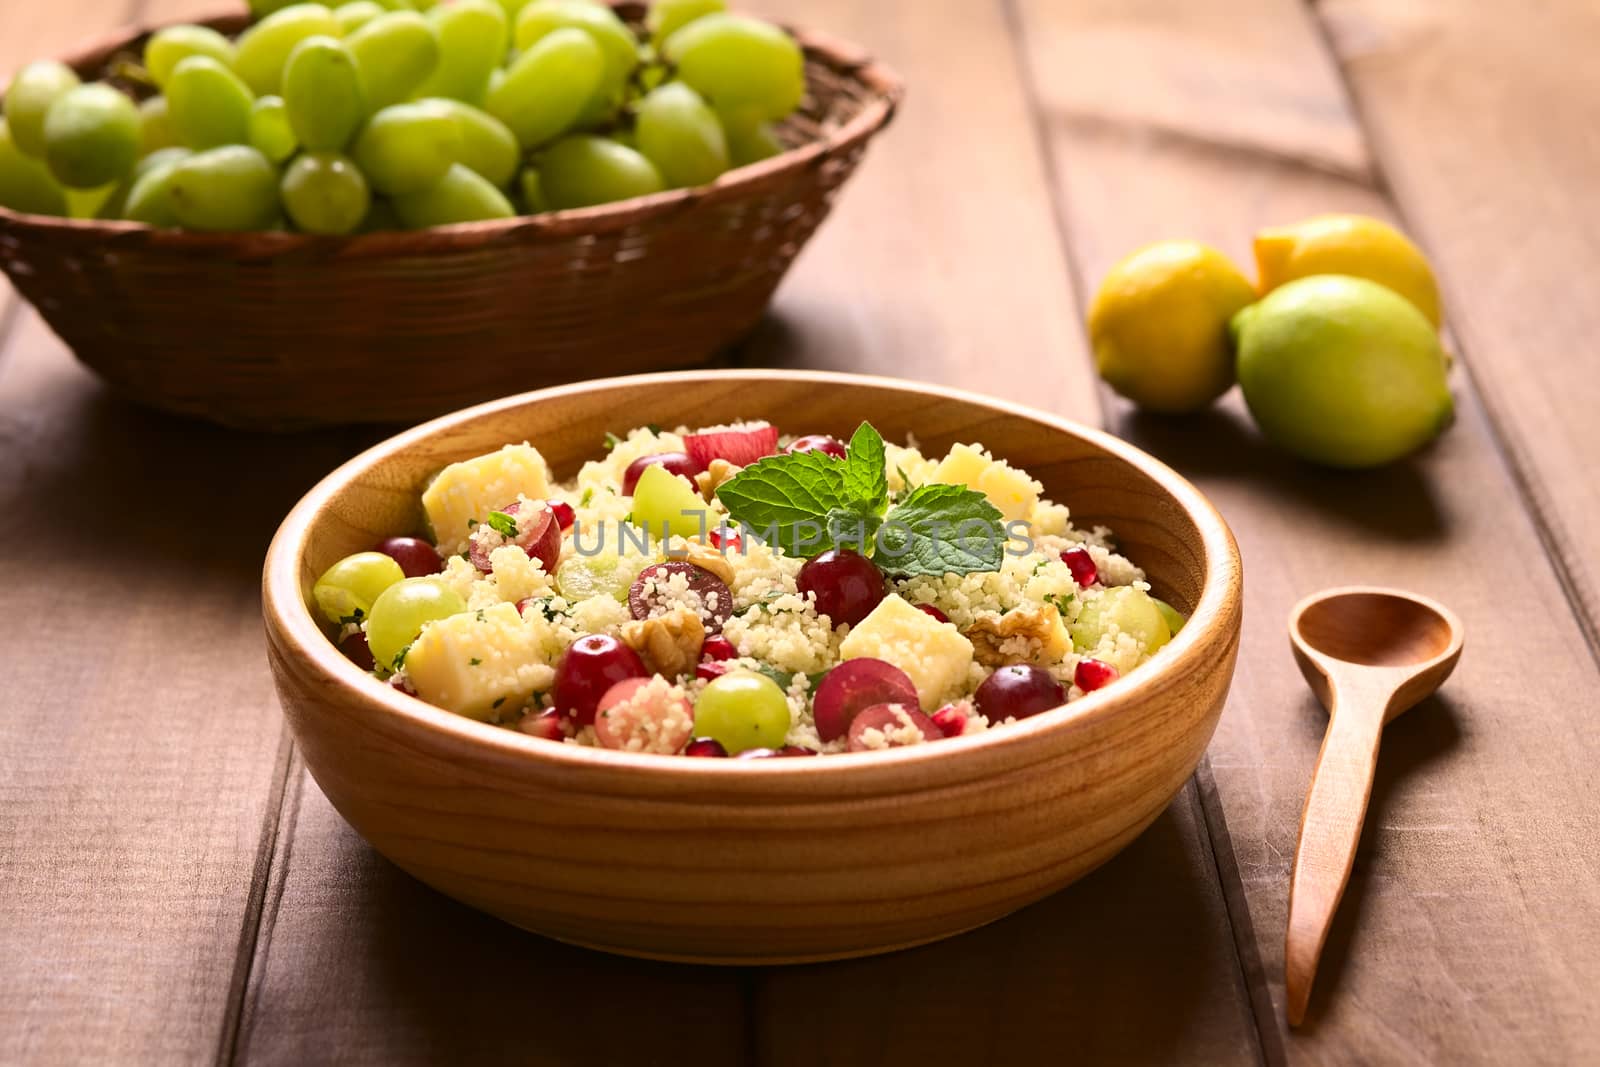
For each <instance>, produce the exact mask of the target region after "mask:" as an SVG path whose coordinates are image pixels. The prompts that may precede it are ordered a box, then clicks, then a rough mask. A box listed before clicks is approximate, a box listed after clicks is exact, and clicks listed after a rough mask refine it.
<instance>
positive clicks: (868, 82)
mask: <svg viewBox="0 0 1600 1067" xmlns="http://www.w3.org/2000/svg"><path fill="white" fill-rule="evenodd" d="M608 6H611V7H613V8H617V7H627V6H630V5H629V2H628V0H608ZM248 24H249V17H248V15H246V14H245V13H244V12H241V11H239V10H236V9H232V8H223V9H219V10H215V11H210V12H207V13H204V14H201V15H197V16H195V17H193V18H190V19H186V20H183V21H182V22H181V23H180V22H173V21H163V22H158V23H142V22H141V23H139V24H137V25H131V26H124V27H122V28H121V29H118V30H114V31H112V32H110V33H107V34H104V35H102V36H101V37H99V38H97V39H96V40H94V41H93V42H92V43H90V44H88V45H85V46H83V47H81V48H77V49H75V50H73V51H72V52H70V53H68V54H67V55H65V56H62V57H60V61H61V62H63V63H65V64H66V65H67V66H69V67H72V68H73V69H74V70H78V69H82V68H86V67H95V66H102V65H104V63H105V62H106V61H107V60H108V59H110V58H111V57H112V56H114V55H116V54H117V53H118V52H119V51H123V50H126V49H127V48H128V47H129V46H131V45H132V43H133V42H134V41H136V40H138V39H139V38H141V37H144V36H146V35H148V34H151V33H154V32H156V31H157V30H160V29H163V28H165V27H167V26H174V25H199V26H209V27H212V28H215V29H222V28H224V27H226V28H228V29H230V30H231V29H233V28H235V27H240V26H243V25H248ZM779 24H780V25H782V26H783V28H784V29H785V30H787V31H788V32H789V33H790V34H791V35H792V36H793V37H794V38H795V40H796V41H798V42H799V44H800V47H801V48H802V49H803V50H804V51H805V53H806V56H807V57H808V58H813V57H814V58H817V59H819V60H821V61H823V62H825V63H826V64H827V65H829V66H831V67H834V68H835V69H838V70H841V71H844V72H846V73H848V74H849V75H851V76H852V77H854V78H855V79H857V80H858V81H860V82H861V83H862V84H863V85H865V86H866V87H867V88H868V89H869V90H871V97H870V99H868V100H867V101H866V102H865V103H864V104H863V106H862V108H861V110H860V111H859V112H858V113H857V114H856V115H854V116H853V117H851V119H850V120H849V121H848V122H845V123H844V124H842V125H840V126H839V127H837V128H835V129H832V130H828V131H826V133H825V135H824V136H822V137H819V138H817V139H816V140H813V141H809V142H807V143H806V144H803V145H800V146H798V147H796V148H791V149H788V150H787V151H784V152H780V153H778V154H777V155H776V156H773V157H771V158H770V159H764V160H760V161H759V162H756V163H751V164H748V165H746V166H743V167H733V168H730V169H729V170H727V171H725V172H723V173H722V174H721V175H719V176H718V177H717V178H716V179H715V180H713V181H711V182H708V183H707V184H705V185H699V186H693V187H691V188H687V189H667V190H663V191H662V192H659V193H651V194H649V195H648V196H637V197H630V198H629V199H627V200H618V201H615V202H614V203H609V204H596V205H594V206H592V207H582V208H568V209H565V210H561V211H543V212H540V213H538V214H535V215H515V216H513V217H511V218H509V219H491V220H488V221H484V222H462V223H455V224H452V225H449V226H430V227H427V228H425V229H421V230H387V231H378V232H374V233H356V234H346V235H342V236H341V235H329V234H313V233H289V232H279V231H273V230H250V231H240V232H226V233H206V232H202V231H195V230H173V229H161V228H157V227H154V226H150V225H148V224H146V223H142V222H132V221H129V220H127V219H73V218H62V217H59V216H56V215H37V214H33V213H30V212H25V211H13V210H11V209H10V208H7V207H4V206H0V225H4V226H8V227H26V228H28V229H31V230H34V231H36V232H39V233H41V234H49V233H58V234H75V235H85V234H95V235H100V236H104V237H107V238H111V239H122V240H128V239H135V238H138V239H143V240H145V241H146V242H148V244H149V245H150V246H151V247H155V248H173V249H178V250H185V251H191V252H192V251H199V250H218V251H230V252H237V251H239V250H240V249H242V248H243V249H248V250H249V251H250V252H251V253H252V254H261V255H277V254H285V253H291V252H306V251H311V252H323V253H332V252H337V253H339V254H342V255H345V256H349V255H354V254H358V253H383V252H392V251H427V250H442V249H447V248H456V247H475V246H477V245H481V244H488V243H491V242H496V241H502V240H507V239H525V240H559V239H564V238H570V237H578V236H582V235H584V234H591V233H600V232H609V231H611V230H615V229H621V228H626V227H628V226H632V225H637V224H640V223H643V222H646V221H649V220H651V219H654V218H658V217H662V216H666V215H669V214H672V213H673V212H675V211H679V210H688V209H689V208H691V207H693V206H694V205H696V204H698V203H700V202H702V201H706V202H711V203H717V202H723V201H731V200H735V199H737V198H738V197H740V196H741V195H743V194H744V193H745V192H747V191H749V190H750V189H752V188H753V187H755V186H757V185H760V184H761V183H763V182H765V181H767V180H768V179H770V178H772V177H774V176H775V175H778V174H780V173H783V172H785V171H790V170H794V171H798V170H801V169H803V168H806V167H809V166H813V165H816V164H819V163H820V162H821V160H822V158H823V157H824V156H830V155H834V154H837V153H839V152H841V151H845V150H848V149H849V148H850V147H852V146H853V145H855V144H857V143H861V142H865V141H866V140H867V139H869V138H870V137H872V136H873V135H874V134H876V133H877V132H878V131H880V130H881V129H883V127H885V126H887V125H888V124H889V123H890V122H891V121H892V120H893V118H894V115H895V112H896V111H897V110H898V108H899V106H900V102H901V100H902V99H903V98H904V96H905V83H904V81H903V80H902V79H901V78H900V76H899V75H898V74H897V73H895V71H894V70H893V69H891V68H890V67H889V66H887V65H886V64H884V63H883V62H881V61H879V60H877V59H875V58H873V57H872V56H871V55H870V54H869V53H867V52H866V50H865V49H863V48H861V47H860V46H858V45H855V44H852V43H850V42H848V41H844V40H841V39H839V38H836V37H832V36H830V35H828V34H825V33H820V32H818V31H815V30H808V29H803V28H799V27H795V26H791V25H789V24H787V23H779ZM0 96H3V94H0Z"/></svg>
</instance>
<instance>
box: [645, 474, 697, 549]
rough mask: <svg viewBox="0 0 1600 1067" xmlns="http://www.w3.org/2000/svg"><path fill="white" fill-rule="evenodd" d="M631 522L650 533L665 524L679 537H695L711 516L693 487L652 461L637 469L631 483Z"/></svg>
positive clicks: (654, 532)
mask: <svg viewBox="0 0 1600 1067" xmlns="http://www.w3.org/2000/svg"><path fill="white" fill-rule="evenodd" d="M633 523H634V525H635V526H642V527H644V529H645V530H646V531H649V532H650V533H651V534H652V536H654V535H655V534H657V533H659V532H660V531H661V529H662V527H663V526H665V527H666V528H667V529H668V530H669V531H670V532H672V533H674V534H676V535H677V536H679V537H698V536H700V532H701V531H702V530H704V529H706V528H707V527H709V526H710V525H711V520H710V519H709V518H708V517H707V516H706V502H705V501H704V500H703V499H701V497H700V494H699V493H698V492H697V491H696V490H695V487H694V486H692V485H690V484H689V483H688V481H687V480H686V479H683V478H680V477H678V476H677V475H676V474H672V473H671V472H669V471H668V470H667V468H665V467H663V466H661V465H660V464H655V465H652V466H649V467H646V468H645V469H644V471H643V472H642V473H640V475H639V481H638V483H637V484H636V485H634V487H633Z"/></svg>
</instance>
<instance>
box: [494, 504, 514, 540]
mask: <svg viewBox="0 0 1600 1067" xmlns="http://www.w3.org/2000/svg"><path fill="white" fill-rule="evenodd" d="M489 529H491V530H493V531H494V532H495V533H497V534H499V535H500V536H501V537H504V538H505V539H506V540H507V541H510V540H513V539H515V538H516V536H517V520H516V518H515V517H514V516H511V515H507V514H506V513H505V512H503V511H491V512H489Z"/></svg>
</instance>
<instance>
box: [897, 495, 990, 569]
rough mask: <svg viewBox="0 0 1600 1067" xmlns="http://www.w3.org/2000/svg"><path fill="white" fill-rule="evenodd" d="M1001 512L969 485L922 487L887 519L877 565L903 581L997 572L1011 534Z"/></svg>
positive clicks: (908, 496)
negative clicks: (1006, 528) (969, 487)
mask: <svg viewBox="0 0 1600 1067" xmlns="http://www.w3.org/2000/svg"><path fill="white" fill-rule="evenodd" d="M1000 519H1001V515H1000V511H999V509H998V508H996V507H995V506H994V505H993V504H991V503H989V498H988V497H986V496H984V495H983V494H982V493H979V492H976V491H974V490H972V489H968V488H967V487H966V486H964V485H922V486H918V487H917V488H916V489H914V490H912V491H911V493H910V494H908V495H907V496H906V498H905V499H904V500H903V501H901V502H900V503H899V504H897V505H895V506H894V507H893V508H892V509H890V511H889V514H888V515H886V516H884V519H883V529H882V530H880V531H879V533H878V553H877V555H876V556H874V557H873V562H875V563H877V564H878V567H879V568H880V569H882V570H883V571H885V572H886V573H888V574H892V575H894V576H895V577H898V578H909V577H914V576H917V575H932V576H935V577H937V576H939V575H944V574H974V573H978V572H981V571H997V570H999V569H1000V564H1001V562H1002V561H1003V560H1004V559H1005V546H1006V534H1005V529H1004V527H1003V526H1002V525H1001V522H1000Z"/></svg>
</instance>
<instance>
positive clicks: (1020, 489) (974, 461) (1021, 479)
mask: <svg viewBox="0 0 1600 1067" xmlns="http://www.w3.org/2000/svg"><path fill="white" fill-rule="evenodd" d="M933 480H934V481H936V482H940V483H942V484H944V485H964V486H966V487H967V488H969V489H976V490H977V491H978V492H980V493H982V494H983V495H984V496H986V497H988V498H989V503H991V504H993V505H994V506H995V507H996V508H998V509H999V511H1000V515H1001V516H1002V517H1003V518H1004V519H1005V520H1006V521H1007V522H1013V521H1019V520H1026V519H1027V518H1028V516H1029V515H1031V514H1033V508H1034V505H1036V504H1038V503H1039V492H1040V490H1041V488H1042V486H1040V485H1039V483H1038V482H1036V481H1034V480H1033V479H1032V478H1030V477H1028V475H1027V473H1026V472H1025V471H1020V470H1017V469H1016V468H1015V467H1013V466H1012V465H1011V464H1009V463H1007V462H1006V461H1005V460H996V459H992V458H990V456H989V454H988V453H987V452H984V451H982V450H981V449H978V448H974V447H972V446H971V445H954V446H953V447H951V449H950V454H949V455H948V456H946V457H945V458H944V459H943V460H941V461H940V463H939V466H938V467H937V468H936V469H935V470H934V472H933Z"/></svg>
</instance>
